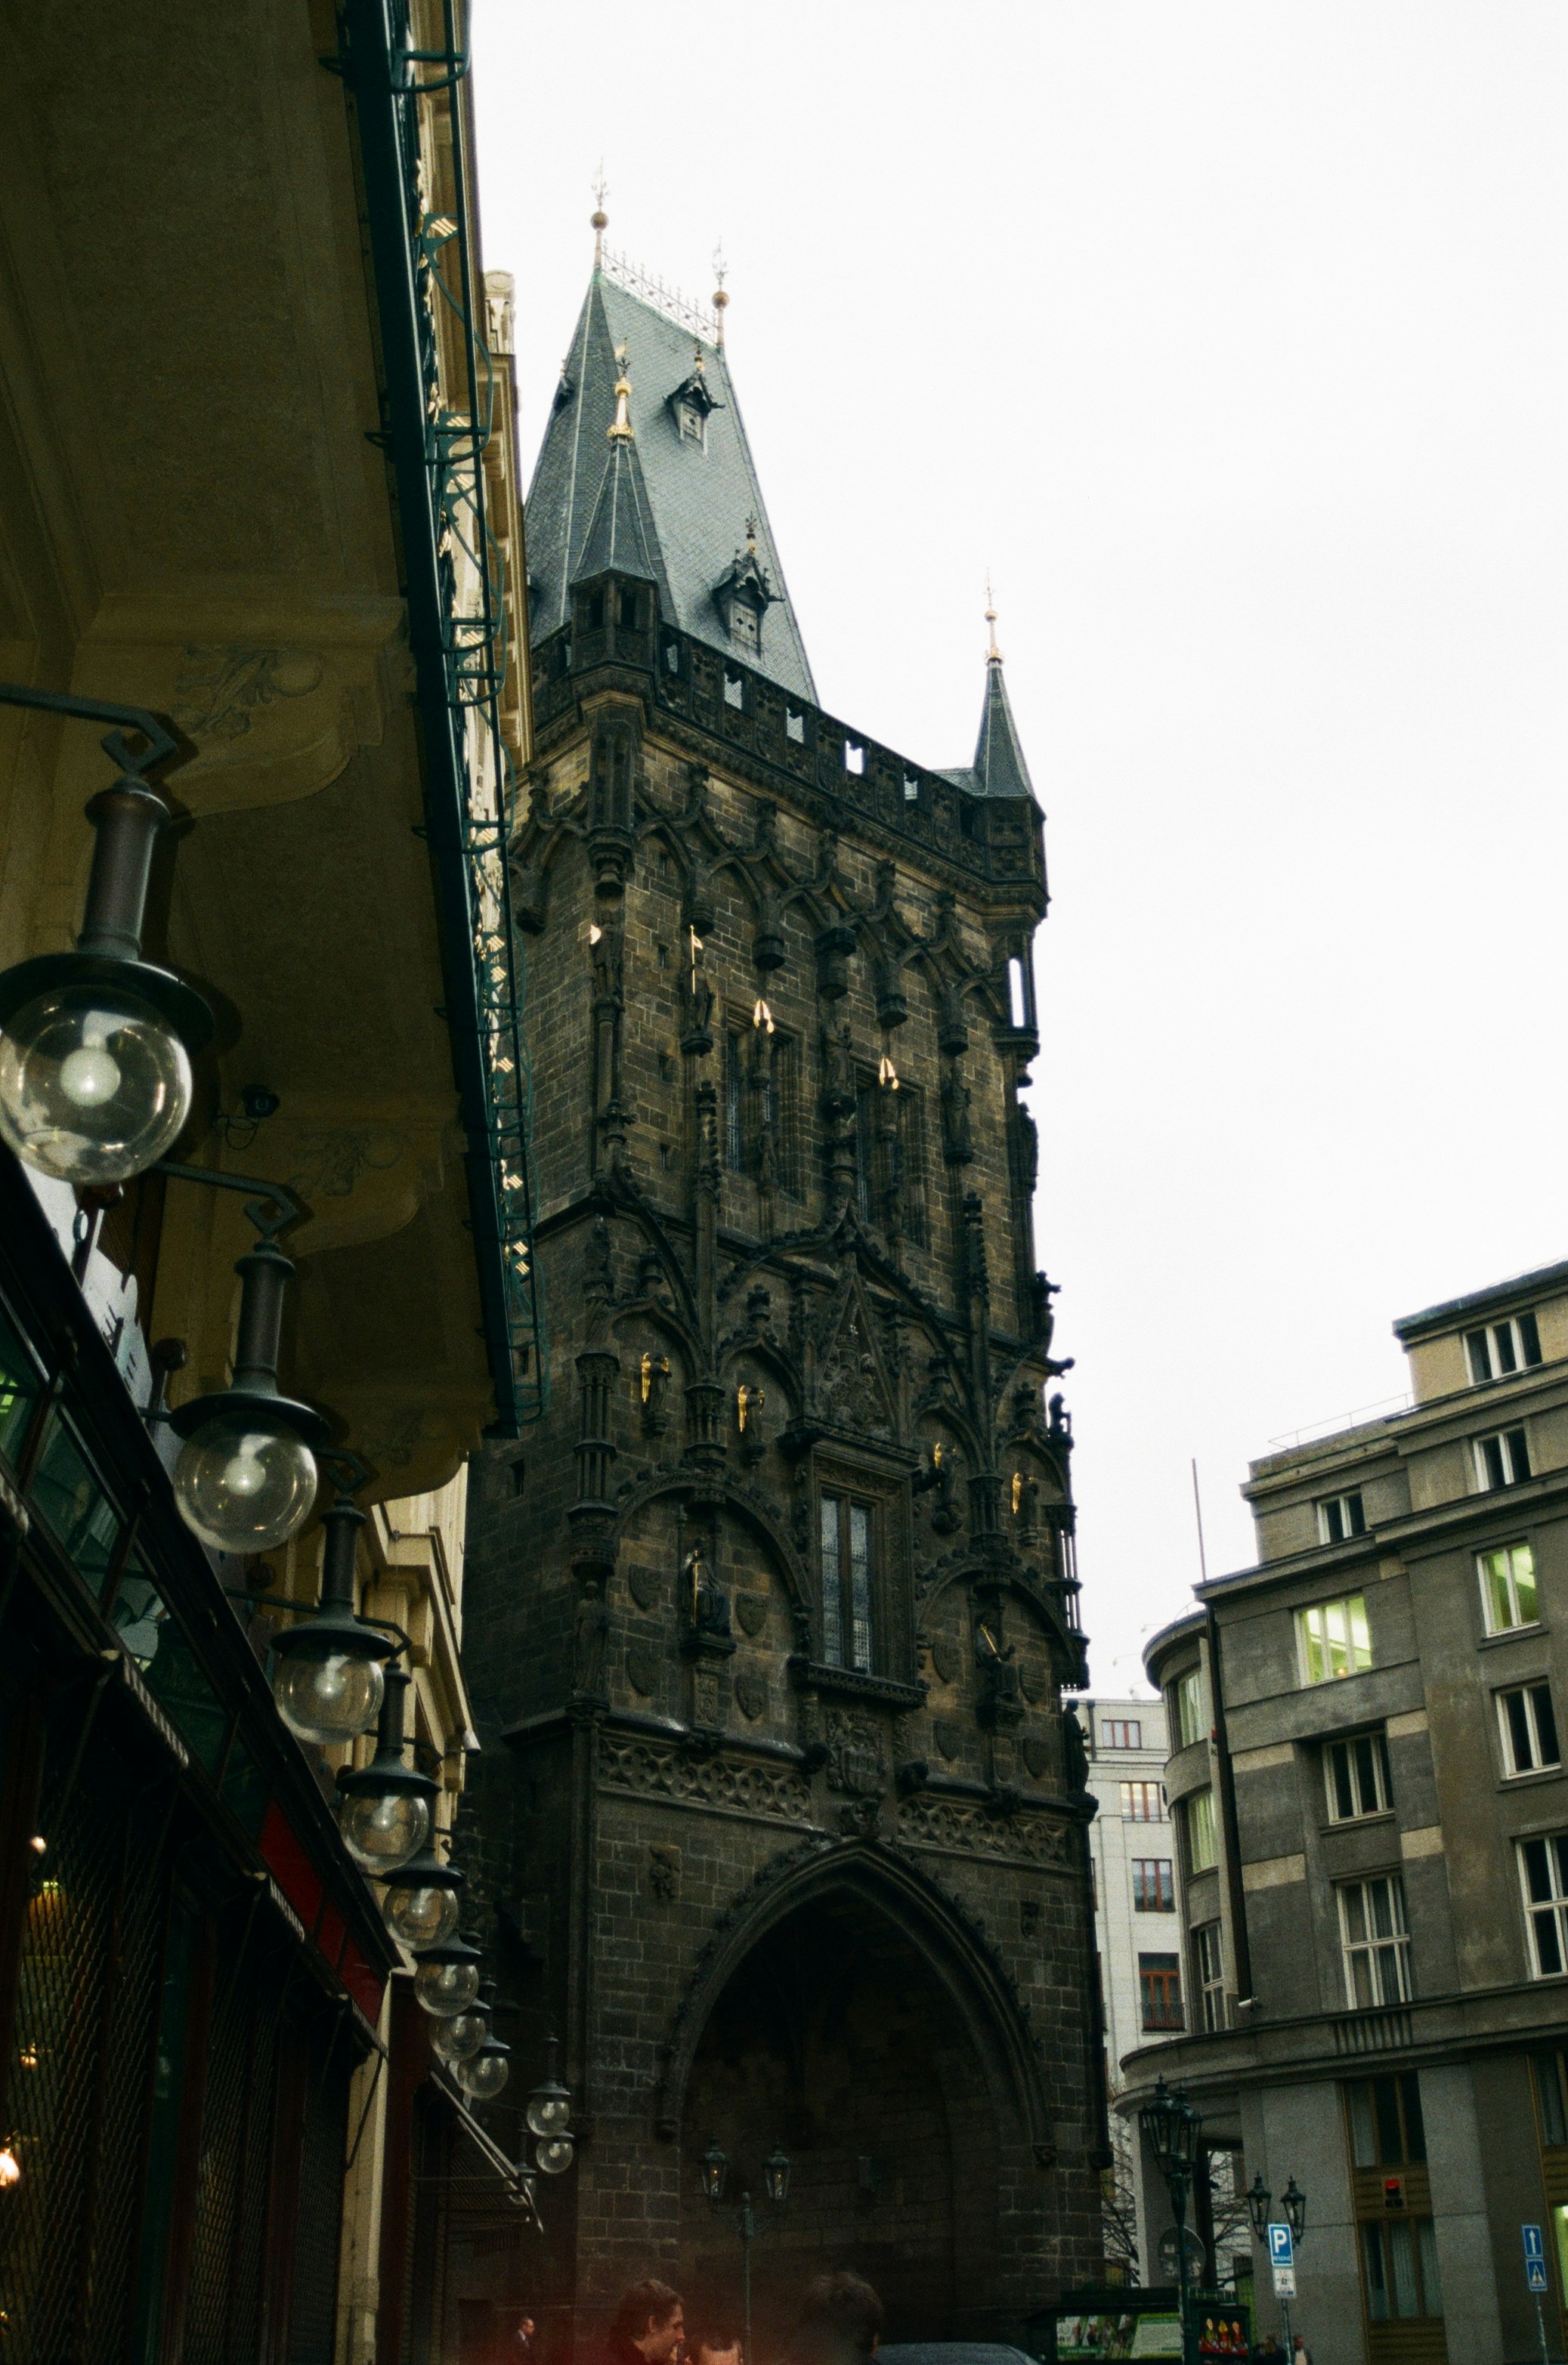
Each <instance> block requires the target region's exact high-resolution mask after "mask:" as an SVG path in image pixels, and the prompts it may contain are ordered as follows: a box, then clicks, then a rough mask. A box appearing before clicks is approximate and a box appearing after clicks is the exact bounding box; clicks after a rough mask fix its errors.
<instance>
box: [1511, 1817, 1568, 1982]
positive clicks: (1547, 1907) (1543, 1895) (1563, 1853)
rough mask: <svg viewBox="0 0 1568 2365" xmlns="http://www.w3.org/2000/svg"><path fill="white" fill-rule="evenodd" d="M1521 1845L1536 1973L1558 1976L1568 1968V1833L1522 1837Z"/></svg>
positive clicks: (1540, 1976)
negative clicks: (1543, 1837)
mask: <svg viewBox="0 0 1568 2365" xmlns="http://www.w3.org/2000/svg"><path fill="white" fill-rule="evenodd" d="M1518 1848H1519V1875H1520V1877H1521V1879H1522V1880H1523V1882H1524V1889H1525V1911H1526V1912H1527V1913H1528V1915H1529V1926H1530V1943H1531V1945H1532V1948H1533V1950H1534V1955H1535V1962H1534V1966H1533V1967H1534V1971H1535V1976H1536V1978H1538V1979H1551V1978H1557V1977H1559V1975H1560V1974H1561V1973H1562V1971H1563V1970H1564V1969H1565V1968H1568V1833H1558V1834H1557V1835H1556V1836H1555V1837H1554V1838H1551V1839H1545V1840H1520V1842H1519V1844H1518Z"/></svg>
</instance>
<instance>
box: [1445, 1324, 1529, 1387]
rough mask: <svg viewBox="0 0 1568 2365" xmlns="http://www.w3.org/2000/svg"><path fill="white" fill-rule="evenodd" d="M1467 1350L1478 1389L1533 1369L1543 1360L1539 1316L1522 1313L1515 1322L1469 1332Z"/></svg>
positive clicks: (1471, 1372) (1467, 1356) (1473, 1378)
mask: <svg viewBox="0 0 1568 2365" xmlns="http://www.w3.org/2000/svg"><path fill="white" fill-rule="evenodd" d="M1464 1351H1465V1357H1466V1360H1467V1361H1468V1362H1469V1364H1470V1376H1471V1380H1472V1382H1473V1384H1474V1385H1475V1386H1477V1387H1479V1386H1480V1384H1481V1383H1482V1382H1483V1381H1484V1380H1502V1379H1506V1377H1507V1375H1508V1373H1510V1372H1522V1371H1527V1370H1529V1369H1530V1368H1532V1367H1533V1366H1534V1365H1535V1364H1537V1363H1539V1362H1540V1330H1539V1329H1538V1328H1537V1327H1536V1318H1535V1316H1534V1315H1533V1314H1521V1315H1519V1316H1518V1317H1517V1318H1516V1319H1515V1320H1514V1321H1512V1322H1493V1323H1489V1324H1488V1325H1487V1326H1486V1327H1485V1328H1484V1329H1480V1330H1467V1331H1466V1332H1465V1334H1464Z"/></svg>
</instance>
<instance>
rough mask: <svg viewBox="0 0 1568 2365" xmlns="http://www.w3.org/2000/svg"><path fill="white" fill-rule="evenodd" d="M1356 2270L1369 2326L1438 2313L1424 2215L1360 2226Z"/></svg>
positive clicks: (1433, 2256)
mask: <svg viewBox="0 0 1568 2365" xmlns="http://www.w3.org/2000/svg"><path fill="white" fill-rule="evenodd" d="M1361 2270H1362V2273H1363V2275H1364V2276H1365V2279H1366V2293H1367V2315H1369V2316H1370V2318H1371V2319H1372V2323H1373V2324H1392V2323H1394V2322H1396V2321H1401V2320H1404V2319H1406V2318H1408V2317H1410V2316H1433V2315H1441V2314H1442V2312H1443V2303H1442V2294H1441V2292H1440V2290H1439V2284H1438V2250H1437V2244H1436V2242H1435V2241H1434V2239H1433V2237H1432V2221H1431V2219H1430V2218H1429V2217H1397V2218H1393V2219H1390V2220H1389V2221H1388V2222H1387V2223H1386V2224H1383V2225H1363V2226H1362V2227H1361Z"/></svg>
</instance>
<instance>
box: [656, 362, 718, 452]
mask: <svg viewBox="0 0 1568 2365" xmlns="http://www.w3.org/2000/svg"><path fill="white" fill-rule="evenodd" d="M666 405H667V408H668V410H669V415H670V417H671V419H672V420H674V421H675V431H676V433H677V434H678V436H679V438H680V440H681V442H682V443H691V444H695V446H696V447H697V449H698V450H699V451H706V449H707V447H708V420H709V415H710V413H711V412H712V411H715V410H722V409H723V407H724V405H723V397H722V395H718V394H715V393H714V391H713V389H712V387H711V386H710V385H709V383H708V372H707V370H706V369H705V367H704V366H703V362H702V348H701V346H700V345H699V346H698V347H697V349H696V351H695V353H693V355H692V359H691V367H690V368H689V370H688V371H687V373H686V375H685V376H684V377H683V378H682V379H681V382H680V384H679V385H678V387H676V389H675V391H674V393H673V394H670V395H667V396H666Z"/></svg>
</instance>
